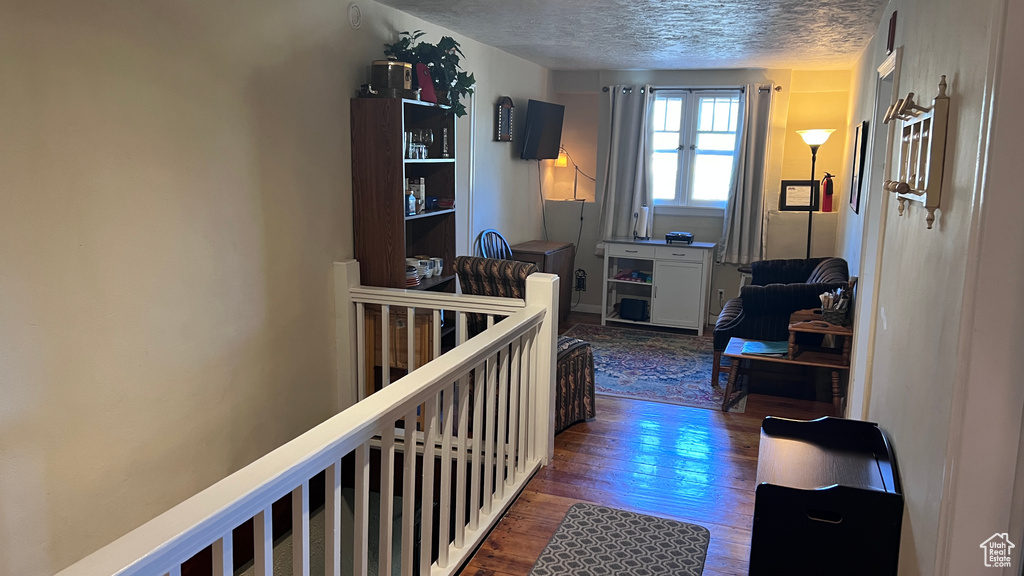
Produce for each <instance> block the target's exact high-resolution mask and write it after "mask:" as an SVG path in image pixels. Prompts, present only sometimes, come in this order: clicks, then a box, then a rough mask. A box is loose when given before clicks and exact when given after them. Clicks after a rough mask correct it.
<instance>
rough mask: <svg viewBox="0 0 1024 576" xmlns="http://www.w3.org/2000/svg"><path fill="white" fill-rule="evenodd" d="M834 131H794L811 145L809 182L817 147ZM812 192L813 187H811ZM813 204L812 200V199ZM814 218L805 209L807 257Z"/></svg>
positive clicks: (811, 213)
mask: <svg viewBox="0 0 1024 576" xmlns="http://www.w3.org/2000/svg"><path fill="white" fill-rule="evenodd" d="M833 132H835V129H829V130H824V129H816V130H797V131H796V133H797V134H799V135H800V137H801V138H803V139H804V142H806V143H807V145H808V146H810V147H811V182H814V163H815V161H816V160H817V159H818V147H819V146H821V145H822V144H824V143H825V142H826V141H827V140H828V137H829V136H831V135H832V133H833ZM812 194H813V188H812ZM812 204H813V201H812ZM813 218H814V211H813V210H808V211H807V259H810V258H811V220H812V219H813Z"/></svg>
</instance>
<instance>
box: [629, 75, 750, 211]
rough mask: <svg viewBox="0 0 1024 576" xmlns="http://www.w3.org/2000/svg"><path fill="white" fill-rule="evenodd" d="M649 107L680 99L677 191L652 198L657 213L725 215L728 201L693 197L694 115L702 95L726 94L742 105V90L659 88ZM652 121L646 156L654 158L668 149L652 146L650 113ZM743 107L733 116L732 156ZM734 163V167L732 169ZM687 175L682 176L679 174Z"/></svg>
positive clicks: (736, 152) (738, 136)
mask: <svg viewBox="0 0 1024 576" xmlns="http://www.w3.org/2000/svg"><path fill="white" fill-rule="evenodd" d="M656 90H657V91H656V93H655V97H654V99H652V102H651V106H652V107H653V106H654V102H655V101H657V100H658V99H661V98H681V99H682V100H683V103H682V106H681V108H682V119H681V122H680V127H679V128H680V131H679V145H678V147H677V148H676V151H678V153H679V154H678V157H677V162H678V164H677V168H676V170H677V172H676V193H675V197H674V198H672V199H655V200H654V206H655V209H656V210H657V211H659V212H667V213H674V214H686V213H707V212H717V213H721V214H724V211H725V207H726V204H727V203H728V201H727V200H696V199H694V198H693V168H694V165H695V160H696V155H697V127H698V126H697V118H698V114H699V112H700V111H699V105H700V99H701V98H702V97H728V98H734V97H738V98H739V105H740V106H742V104H743V98H742V89H741V88H739V87H737V88H723V89H714V90H708V89H697V88H658V89H656ZM649 117H650V118H651V119H652V120H651V122H652V124H651V125H649V127H648V128H649V134H648V142H649V144H648V150H647V157H648V158H649V159H653V157H654V154H655V152H667V151H668V150H655V149H654V147H653V146H654V137H653V136H654V132H655V130H654V126H653V118H654V115H653V113H652V114H650V116H649ZM743 121H744V118H743V110H742V108H741V109H740V110H739V113H738V116H737V119H736V148H734V149H733V157H734V158H735V157H736V155H737V154H738V153H739V144H740V133H741V130H742V125H743ZM735 169H736V167H735V163H734V166H733V170H734V171H735ZM684 174H685V175H686V176H685V177H683V176H682V175H684Z"/></svg>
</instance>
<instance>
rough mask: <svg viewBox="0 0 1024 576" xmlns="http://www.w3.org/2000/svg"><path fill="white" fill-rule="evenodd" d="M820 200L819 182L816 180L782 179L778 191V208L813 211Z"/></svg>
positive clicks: (790, 210)
mask: <svg viewBox="0 0 1024 576" xmlns="http://www.w3.org/2000/svg"><path fill="white" fill-rule="evenodd" d="M820 201H821V183H820V182H818V181H817V180H783V181H782V190H781V191H780V192H779V210H781V211H785V212H815V211H817V210H818V208H819V206H820Z"/></svg>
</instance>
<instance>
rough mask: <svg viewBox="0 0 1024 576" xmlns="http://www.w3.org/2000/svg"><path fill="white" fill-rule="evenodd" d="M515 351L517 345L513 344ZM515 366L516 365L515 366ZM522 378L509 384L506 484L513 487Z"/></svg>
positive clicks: (517, 451) (513, 379) (512, 380)
mask: <svg viewBox="0 0 1024 576" xmlns="http://www.w3.org/2000/svg"><path fill="white" fill-rule="evenodd" d="M512 346H513V349H515V347H516V346H517V344H515V343H513V344H512ZM513 365H514V364H513ZM520 380H522V378H512V379H511V381H510V382H509V387H508V394H509V399H508V478H507V480H506V483H507V484H509V485H511V484H514V483H515V479H516V467H515V461H516V458H517V457H518V456H519V448H518V446H519V444H518V442H517V440H518V439H519V435H518V432H519V430H520V427H519V389H520V386H519V382H520Z"/></svg>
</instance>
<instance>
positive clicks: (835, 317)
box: [821, 310, 846, 326]
mask: <svg viewBox="0 0 1024 576" xmlns="http://www.w3.org/2000/svg"><path fill="white" fill-rule="evenodd" d="M821 319H822V320H824V321H825V322H828V323H829V324H833V325H835V326H842V325H843V324H845V323H846V310H822V311H821Z"/></svg>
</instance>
